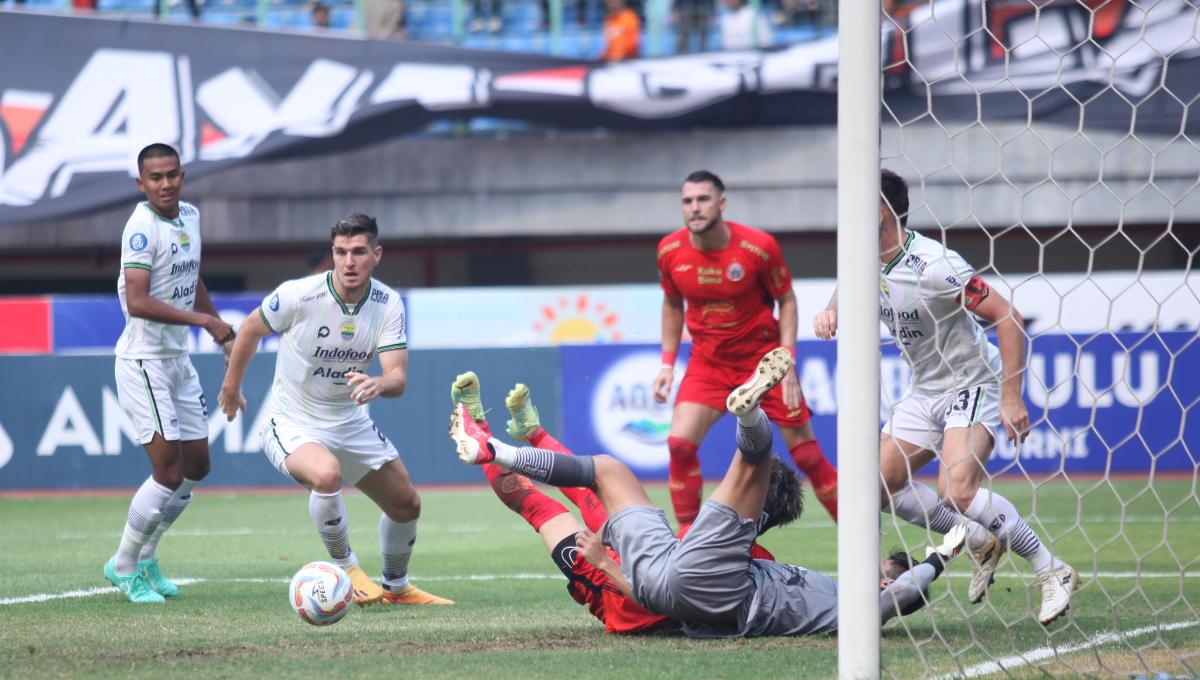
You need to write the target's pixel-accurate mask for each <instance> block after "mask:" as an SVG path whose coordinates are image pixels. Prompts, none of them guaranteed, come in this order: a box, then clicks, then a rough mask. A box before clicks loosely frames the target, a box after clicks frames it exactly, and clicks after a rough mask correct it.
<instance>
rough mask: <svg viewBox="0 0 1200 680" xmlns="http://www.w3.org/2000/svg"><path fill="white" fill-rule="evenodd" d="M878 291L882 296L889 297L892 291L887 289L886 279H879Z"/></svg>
mask: <svg viewBox="0 0 1200 680" xmlns="http://www.w3.org/2000/svg"><path fill="white" fill-rule="evenodd" d="M879 290H880V292H882V293H883V294H884V295H891V294H892V289H891V288H888V284H887V279H885V278H882V277H880V279H879Z"/></svg>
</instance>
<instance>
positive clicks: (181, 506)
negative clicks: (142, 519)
mask: <svg viewBox="0 0 1200 680" xmlns="http://www.w3.org/2000/svg"><path fill="white" fill-rule="evenodd" d="M199 483H200V482H198V481H197V480H194V479H188V478H187V477H184V478H183V482H181V483H180V484H179V488H178V489H175V493H173V494H171V497H170V498H168V499H167V502H166V503H164V504H163V508H162V518H161V519H159V520H158V528H157V529H155V530H154V535H153V536H151V537H150V540H148V541H146V544H145V545H143V546H142V550H141V552H140V553H138V562H149V561H150V560H152V559H154V553H155V551H157V550H158V540H159V539H160V538H162V535H163V534H165V533H167V529H170V528H171V525H172V524H174V523H175V520H177V519H179V516H180V515H182V514H183V511H184V510H185V509H186V508H187V506H188V503H191V502H192V489H194V488H195V487H196V485H197V484H199Z"/></svg>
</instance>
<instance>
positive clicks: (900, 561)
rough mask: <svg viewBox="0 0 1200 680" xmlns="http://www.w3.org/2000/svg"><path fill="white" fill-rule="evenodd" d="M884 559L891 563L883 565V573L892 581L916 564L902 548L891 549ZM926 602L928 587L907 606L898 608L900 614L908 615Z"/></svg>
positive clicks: (927, 600) (927, 599)
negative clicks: (890, 552)
mask: <svg viewBox="0 0 1200 680" xmlns="http://www.w3.org/2000/svg"><path fill="white" fill-rule="evenodd" d="M884 561H885V562H890V563H891V564H890V565H888V566H886V567H884V570H883V575H884V576H886V577H888V578H890V579H891V580H893V581H895V580H896V579H898V578H900V576H901V575H902V574H904V572H906V571H908V570H909V569H912V568H913V567H915V566H916V565H917V560H916V559H915V558H914V557H913V556H912V555H911V554H910V553H906V552H904V551H903V550H893V551H892V554H890V555H888V556H887V559H885V560H884ZM928 602H929V588H925V589H924V590H922V591H921V597H919V598H917V599H916V600H914V601H912V602H910V603H909V605H908V606H907V607H905V608H904V609H901V610H900V616H908V615H909V614H911V613H913V612H915V611H917V610H918V609H920V608H921V607H924V606H925V605H926V604H928Z"/></svg>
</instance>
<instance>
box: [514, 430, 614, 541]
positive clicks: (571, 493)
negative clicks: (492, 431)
mask: <svg viewBox="0 0 1200 680" xmlns="http://www.w3.org/2000/svg"><path fill="white" fill-rule="evenodd" d="M529 444H530V446H536V447H538V448H539V449H546V450H548V451H558V452H559V453H565V454H567V455H568V456H573V455H575V454H574V453H572V451H571V450H570V449H568V448H567V447H566V446H563V443H562V442H560V441H558V440H557V439H555V438H554V436H553V435H551V434H550V433H549V432H547V431H546V430H544V429H543V428H540V427H538V428H535V429H534V431H533V432H531V433H530V434H529ZM559 491H561V492H562V494H563V495H564V496H566V497H567V500H569V501H571V502H572V503H574V504H575V507H577V508H579V512H580V513H581V514H582V515H583V523H584V524H586V525H587V528H589V529H591V530H592V531H600V527H602V526H604V522H605V520H607V519H608V513H607V512H605V511H604V505H603V504H602V503H601V502H600V499H599V498H596V494H595V493H592V490H591V489H586V488H584V487H581V486H576V487H562V488H560V489H559Z"/></svg>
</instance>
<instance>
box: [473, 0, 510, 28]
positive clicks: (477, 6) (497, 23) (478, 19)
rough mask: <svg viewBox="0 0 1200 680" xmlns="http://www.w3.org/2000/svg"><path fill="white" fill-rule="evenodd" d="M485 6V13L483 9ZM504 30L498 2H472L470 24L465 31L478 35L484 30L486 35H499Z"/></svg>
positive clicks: (494, 0) (501, 12)
mask: <svg viewBox="0 0 1200 680" xmlns="http://www.w3.org/2000/svg"><path fill="white" fill-rule="evenodd" d="M485 4H486V5H487V11H486V12H485V11H484V9H483V6H484V5H485ZM503 28H504V13H503V11H502V8H501V7H500V0H486V1H485V0H474V2H473V3H472V4H471V23H469V24H467V30H468V31H470V32H472V33H479V32H481V31H484V30H486V31H487V32H488V33H499V32H500V30H501V29H503Z"/></svg>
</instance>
